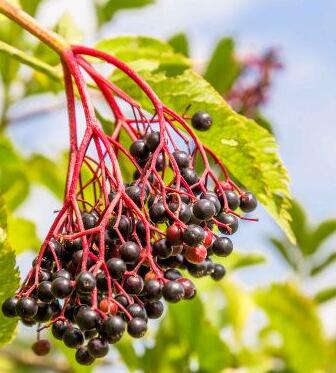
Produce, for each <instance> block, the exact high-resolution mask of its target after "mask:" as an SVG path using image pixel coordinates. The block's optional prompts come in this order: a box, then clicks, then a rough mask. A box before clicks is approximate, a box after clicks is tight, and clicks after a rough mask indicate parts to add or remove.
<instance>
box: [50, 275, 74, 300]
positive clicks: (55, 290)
mask: <svg viewBox="0 0 336 373" xmlns="http://www.w3.org/2000/svg"><path fill="white" fill-rule="evenodd" d="M71 292H72V286H71V281H70V280H69V279H67V278H65V277H57V278H55V280H53V281H52V282H51V293H52V295H53V296H54V297H55V298H60V299H63V298H66V297H67V296H69V295H70V294H71Z"/></svg>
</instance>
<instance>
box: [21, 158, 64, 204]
mask: <svg viewBox="0 0 336 373" xmlns="http://www.w3.org/2000/svg"><path fill="white" fill-rule="evenodd" d="M26 167H27V169H28V170H29V173H28V174H29V177H30V180H31V182H34V183H37V184H40V185H43V186H45V187H46V188H48V189H49V190H50V192H52V193H53V194H54V195H55V196H56V197H57V198H58V199H60V200H61V199H62V198H63V195H64V187H65V180H66V172H67V154H62V155H61V156H60V158H59V159H58V160H57V161H56V162H54V161H52V160H50V159H49V158H46V157H45V156H43V155H42V154H33V155H32V156H31V157H30V158H29V159H27V161H26Z"/></svg>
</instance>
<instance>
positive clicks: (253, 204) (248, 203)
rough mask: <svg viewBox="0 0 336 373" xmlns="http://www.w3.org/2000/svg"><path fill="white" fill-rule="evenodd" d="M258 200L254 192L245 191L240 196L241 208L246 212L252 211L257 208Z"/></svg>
mask: <svg viewBox="0 0 336 373" xmlns="http://www.w3.org/2000/svg"><path fill="white" fill-rule="evenodd" d="M257 205H258V202H257V199H256V197H255V196H254V194H252V193H251V192H245V193H244V194H242V195H241V196H240V208H241V209H242V210H243V211H244V212H251V211H253V210H255V209H256V208H257Z"/></svg>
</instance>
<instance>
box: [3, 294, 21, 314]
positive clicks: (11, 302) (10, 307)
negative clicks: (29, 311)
mask: <svg viewBox="0 0 336 373" xmlns="http://www.w3.org/2000/svg"><path fill="white" fill-rule="evenodd" d="M17 302H18V298H16V297H11V298H7V299H6V300H5V301H4V302H3V303H2V306H1V310H2V313H3V314H4V315H5V316H7V317H15V316H17V313H16V305H17Z"/></svg>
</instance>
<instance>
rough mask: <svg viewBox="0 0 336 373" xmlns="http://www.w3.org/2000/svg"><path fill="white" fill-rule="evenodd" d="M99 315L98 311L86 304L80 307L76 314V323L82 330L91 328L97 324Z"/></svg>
mask: <svg viewBox="0 0 336 373" xmlns="http://www.w3.org/2000/svg"><path fill="white" fill-rule="evenodd" d="M97 320H98V315H97V313H96V311H93V310H91V309H90V308H88V307H86V306H82V307H80V309H79V311H78V312H77V314H76V316H75V321H76V324H77V325H78V326H79V328H80V329H81V330H84V331H86V330H90V329H93V328H95V327H96V326H97Z"/></svg>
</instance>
